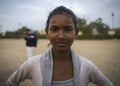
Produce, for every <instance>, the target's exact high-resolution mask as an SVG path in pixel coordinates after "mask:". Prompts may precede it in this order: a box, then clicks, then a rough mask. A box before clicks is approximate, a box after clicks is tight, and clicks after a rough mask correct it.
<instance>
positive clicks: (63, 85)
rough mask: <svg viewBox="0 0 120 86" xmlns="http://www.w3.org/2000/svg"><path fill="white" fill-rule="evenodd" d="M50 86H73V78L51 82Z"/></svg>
mask: <svg viewBox="0 0 120 86" xmlns="http://www.w3.org/2000/svg"><path fill="white" fill-rule="evenodd" d="M51 86H74V84H73V78H72V79H69V80H65V81H52V85H51Z"/></svg>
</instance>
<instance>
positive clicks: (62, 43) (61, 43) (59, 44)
mask: <svg viewBox="0 0 120 86" xmlns="http://www.w3.org/2000/svg"><path fill="white" fill-rule="evenodd" d="M55 44H56V45H58V46H61V47H63V46H66V45H67V44H68V43H67V42H63V41H57V42H55Z"/></svg>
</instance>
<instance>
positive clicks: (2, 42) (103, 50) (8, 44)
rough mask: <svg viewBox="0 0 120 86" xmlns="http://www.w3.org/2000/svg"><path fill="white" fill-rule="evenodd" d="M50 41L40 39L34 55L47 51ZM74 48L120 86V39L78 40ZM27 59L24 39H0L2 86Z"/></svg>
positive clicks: (28, 85)
mask: <svg viewBox="0 0 120 86" xmlns="http://www.w3.org/2000/svg"><path fill="white" fill-rule="evenodd" d="M48 43H49V41H48V40H39V41H38V46H37V47H36V48H35V52H34V55H37V54H40V53H43V52H44V51H46V50H47V49H48V46H47V45H48ZM72 48H73V50H74V51H75V52H76V53H77V54H79V55H81V56H85V57H86V58H88V59H89V60H91V61H92V62H93V63H95V64H96V65H97V67H98V68H99V69H100V70H101V71H102V72H103V73H104V74H105V75H106V76H107V77H108V78H109V79H110V80H111V81H112V82H113V83H114V86H120V66H119V65H120V40H76V41H75V42H74V44H73V45H72ZM27 59H28V58H27V54H26V46H25V41H24V40H23V39H0V86H5V82H6V80H7V79H8V77H9V76H10V75H11V74H12V73H13V72H14V71H15V70H16V69H17V68H18V67H19V66H20V65H21V64H22V63H23V62H24V61H25V60H27ZM20 86H32V83H31V81H30V80H26V81H24V82H22V83H21V84H20ZM90 86H95V85H93V84H90Z"/></svg>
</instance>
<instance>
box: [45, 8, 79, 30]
mask: <svg viewBox="0 0 120 86" xmlns="http://www.w3.org/2000/svg"><path fill="white" fill-rule="evenodd" d="M55 14H67V15H69V16H70V17H72V20H73V23H74V24H75V29H76V30H77V28H76V24H77V20H76V16H75V14H74V13H73V12H72V11H71V10H70V9H68V8H66V7H64V6H59V7H57V8H55V9H54V10H53V11H52V12H51V13H50V14H49V16H48V19H47V23H46V28H45V30H46V31H47V29H48V26H49V22H50V19H51V18H52V17H53V16H54V15H55Z"/></svg>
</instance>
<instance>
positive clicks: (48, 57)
mask: <svg viewBox="0 0 120 86" xmlns="http://www.w3.org/2000/svg"><path fill="white" fill-rule="evenodd" d="M71 56H72V61H73V68H74V70H73V71H74V74H73V79H74V80H73V83H74V86H88V83H89V82H92V83H94V84H96V85H97V86H113V84H112V83H111V81H110V80H108V79H107V77H106V76H105V75H104V74H103V73H102V72H101V71H100V70H99V69H98V68H97V67H96V66H95V65H94V64H93V63H92V62H91V61H89V60H88V59H86V58H84V57H81V56H78V55H76V54H75V53H74V52H73V51H72V50H71ZM52 75H53V55H52V49H49V50H48V51H47V52H46V53H44V54H41V55H38V56H35V57H32V58H30V59H28V60H26V61H25V62H24V63H23V64H22V65H21V66H20V67H19V68H18V69H17V70H16V71H15V72H14V73H13V74H12V75H11V76H10V77H9V79H8V80H7V83H6V85H7V86H19V84H20V82H22V81H24V80H25V79H31V81H32V83H33V86H51V84H52ZM54 84H55V83H54Z"/></svg>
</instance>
